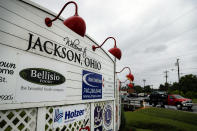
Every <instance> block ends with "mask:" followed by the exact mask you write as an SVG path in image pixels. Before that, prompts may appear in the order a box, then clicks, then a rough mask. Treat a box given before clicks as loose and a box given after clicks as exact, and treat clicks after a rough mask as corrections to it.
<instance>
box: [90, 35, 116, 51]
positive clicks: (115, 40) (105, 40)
mask: <svg viewBox="0 0 197 131" xmlns="http://www.w3.org/2000/svg"><path fill="white" fill-rule="evenodd" d="M108 39H113V40H114V43H115V45H114V47H116V39H115V38H114V37H108V38H107V39H105V41H104V42H103V43H102V44H101V45H100V46H97V47H96V46H94V47H92V48H93V50H95V49H96V48H100V47H101V46H103V44H104V43H105V42H106V41H107V40H108Z"/></svg>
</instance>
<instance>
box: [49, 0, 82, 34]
mask: <svg viewBox="0 0 197 131" xmlns="http://www.w3.org/2000/svg"><path fill="white" fill-rule="evenodd" d="M71 3H73V4H74V5H75V15H74V16H71V17H69V18H68V19H66V20H64V25H65V26H67V27H68V28H70V29H71V30H72V31H74V32H75V33H77V34H79V35H80V36H82V37H84V35H85V32H86V24H85V21H84V20H83V19H82V18H81V17H80V16H79V15H78V7H77V4H76V3H75V2H74V1H70V2H68V3H66V4H65V5H64V7H63V8H62V10H61V11H60V12H59V14H58V15H57V16H56V17H55V18H54V19H53V20H51V19H50V18H48V17H47V18H45V24H46V25H47V26H48V27H51V26H52V22H53V21H55V20H57V19H58V18H59V16H60V15H61V13H62V12H63V10H64V9H65V7H66V6H67V5H68V4H71Z"/></svg>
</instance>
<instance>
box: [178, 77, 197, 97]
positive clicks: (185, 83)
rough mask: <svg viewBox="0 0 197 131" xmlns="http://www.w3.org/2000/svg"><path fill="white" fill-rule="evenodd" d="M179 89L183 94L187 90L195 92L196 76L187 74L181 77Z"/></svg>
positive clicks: (196, 90) (196, 85)
mask: <svg viewBox="0 0 197 131" xmlns="http://www.w3.org/2000/svg"><path fill="white" fill-rule="evenodd" d="M179 85H180V90H181V91H183V93H184V94H185V93H186V92H188V91H192V92H197V77H196V76H195V75H192V74H189V75H185V76H183V77H181V79H180V82H179Z"/></svg>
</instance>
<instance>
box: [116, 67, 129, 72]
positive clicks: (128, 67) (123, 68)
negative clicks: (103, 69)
mask: <svg viewBox="0 0 197 131" xmlns="http://www.w3.org/2000/svg"><path fill="white" fill-rule="evenodd" d="M126 68H128V69H129V73H131V69H130V68H129V67H124V68H123V69H122V70H121V71H120V72H122V71H123V70H124V69H126ZM120 72H116V73H120Z"/></svg>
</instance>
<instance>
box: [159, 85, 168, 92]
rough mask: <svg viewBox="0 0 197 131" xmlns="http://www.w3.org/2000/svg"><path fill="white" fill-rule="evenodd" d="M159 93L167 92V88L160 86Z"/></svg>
mask: <svg viewBox="0 0 197 131" xmlns="http://www.w3.org/2000/svg"><path fill="white" fill-rule="evenodd" d="M159 91H167V87H166V86H165V85H163V84H160V86H159Z"/></svg>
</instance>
